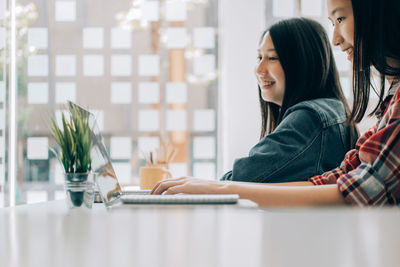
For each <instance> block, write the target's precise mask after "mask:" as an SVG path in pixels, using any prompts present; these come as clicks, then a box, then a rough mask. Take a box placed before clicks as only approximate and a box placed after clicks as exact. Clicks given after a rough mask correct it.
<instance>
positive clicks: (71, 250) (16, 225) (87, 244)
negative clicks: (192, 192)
mask: <svg viewBox="0 0 400 267" xmlns="http://www.w3.org/2000/svg"><path fill="white" fill-rule="evenodd" d="M399 248H400V210H399V209H398V208H385V209H351V208H342V209H295V210H293V209H286V210H282V209H264V210H261V209H255V208H240V207H235V206H229V205H227V206H135V207H130V208H122V209H115V210H112V211H111V212H108V211H106V210H105V209H104V208H103V206H101V205H97V206H96V207H94V209H93V210H91V211H89V212H79V211H68V210H67V209H66V205H65V203H64V202H63V201H54V202H47V203H42V204H35V205H29V206H20V207H17V208H7V209H0V265H1V266H21V267H22V266H23V267H29V266H41V267H46V266H49V267H50V266H51V267H53V266H57V267H59V266H68V267H70V266H93V267H99V266H100V267H101V266H107V267H110V266H118V267H123V266H174V267H176V266H207V267H208V266H229V267H231V266H319V267H320V266H324V267H328V266H334V267H340V266H363V267H368V266H384V267H391V266H393V267H394V266H396V267H397V266H399V264H400V253H399ZM4 263H5V265H3V264H4Z"/></svg>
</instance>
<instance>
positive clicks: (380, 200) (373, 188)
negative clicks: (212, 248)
mask: <svg viewBox="0 0 400 267" xmlns="http://www.w3.org/2000/svg"><path fill="white" fill-rule="evenodd" d="M327 3H328V15H329V19H330V21H331V22H332V25H333V27H334V32H333V38H332V40H333V44H334V45H335V46H340V48H341V50H342V51H343V52H346V53H347V55H348V59H349V60H350V61H352V62H353V93H354V102H353V111H352V113H351V114H350V117H349V121H354V122H358V121H360V120H361V119H362V118H363V116H364V114H365V112H366V107H367V104H368V99H369V95H370V94H369V93H370V88H371V86H372V85H371V82H370V79H371V77H370V75H371V67H372V66H373V67H374V68H375V69H376V70H377V71H378V73H379V75H380V77H381V85H380V92H377V93H378V96H379V103H378V105H377V107H376V109H375V110H376V113H375V114H376V116H377V117H378V122H377V123H376V125H375V126H373V127H372V128H370V129H369V130H368V131H367V132H365V133H364V134H363V135H362V136H361V137H360V138H359V139H358V140H357V144H356V148H355V149H353V150H351V151H349V152H348V153H347V154H346V156H345V158H344V160H343V161H342V163H341V164H340V166H339V167H337V168H335V169H333V170H331V171H328V172H326V173H324V174H322V175H318V176H314V177H312V178H310V180H309V181H307V182H292V183H279V184H254V183H243V182H217V181H205V180H201V179H193V178H186V177H182V178H179V179H174V180H169V181H165V182H161V183H159V184H158V185H157V186H156V187H155V188H154V189H153V192H152V193H155V194H160V193H163V192H165V193H166V194H177V193H193V194H194V193H208V194H210V193H219V194H223V193H236V194H239V196H240V197H241V198H245V199H251V200H253V201H255V202H257V203H258V204H259V205H260V206H316V205H340V204H345V203H347V204H353V205H359V206H366V205H374V206H383V205H399V204H400V157H399V155H400V45H399V44H400V33H399V31H398V29H399V27H400V16H399V14H400V1H398V0H385V1H377V0H327ZM385 80H386V81H388V82H389V83H390V84H391V86H390V88H389V89H388V88H385Z"/></svg>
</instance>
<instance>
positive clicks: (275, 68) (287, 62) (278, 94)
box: [221, 18, 358, 183]
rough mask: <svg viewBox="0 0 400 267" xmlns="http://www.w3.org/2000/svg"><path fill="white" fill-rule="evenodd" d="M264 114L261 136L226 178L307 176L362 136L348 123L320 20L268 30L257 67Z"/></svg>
mask: <svg viewBox="0 0 400 267" xmlns="http://www.w3.org/2000/svg"><path fill="white" fill-rule="evenodd" d="M255 75H256V78H257V81H258V88H259V90H258V92H259V100H260V106H261V114H262V129H261V136H260V141H259V143H258V144H256V145H255V146H254V147H253V148H252V149H251V150H250V153H249V155H248V156H247V157H244V158H239V159H236V160H235V163H234V165H233V169H232V171H229V172H228V173H226V174H225V175H224V176H223V177H222V179H221V180H232V181H244V182H258V183H277V182H293V181H305V180H307V179H308V178H309V177H310V176H314V175H317V174H321V173H324V172H326V171H328V170H330V169H332V168H334V167H335V166H337V165H338V164H339V163H340V162H341V160H342V159H343V156H344V155H345V153H346V152H347V151H349V150H350V149H351V148H352V146H353V145H354V143H355V140H356V139H357V137H358V135H357V130H356V128H355V127H354V126H353V124H350V125H347V124H346V120H347V115H348V114H349V108H348V105H347V102H346V100H345V98H344V96H343V93H342V91H341V87H340V83H339V75H338V72H337V70H336V66H335V61H334V57H333V53H332V49H331V47H330V45H329V39H328V37H327V34H326V33H325V30H324V29H323V27H322V26H321V25H320V24H318V23H317V22H315V21H312V20H309V19H304V18H295V19H288V20H283V21H280V22H278V23H276V24H274V25H273V26H272V27H270V29H268V30H267V31H265V32H264V33H263V35H262V37H261V42H260V46H259V49H258V61H257V65H256V69H255Z"/></svg>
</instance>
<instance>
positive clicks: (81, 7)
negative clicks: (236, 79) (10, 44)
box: [0, 0, 218, 205]
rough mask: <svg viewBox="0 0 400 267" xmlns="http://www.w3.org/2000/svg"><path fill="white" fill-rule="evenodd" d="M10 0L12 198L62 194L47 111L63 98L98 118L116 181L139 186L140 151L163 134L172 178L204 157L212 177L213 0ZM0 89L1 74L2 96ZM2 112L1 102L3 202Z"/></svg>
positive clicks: (0, 33) (55, 110)
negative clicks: (14, 127)
mask: <svg viewBox="0 0 400 267" xmlns="http://www.w3.org/2000/svg"><path fill="white" fill-rule="evenodd" d="M1 2H2V3H3V4H4V2H5V1H1ZM17 6H18V7H19V8H18V9H17V10H18V12H19V13H17V14H16V19H17V22H18V24H17V30H18V31H19V32H20V35H19V37H18V39H17V47H18V51H17V57H18V62H19V63H20V64H19V65H18V69H17V75H18V96H17V99H18V100H17V103H18V104H17V114H18V136H17V140H18V141H17V151H18V157H17V166H18V175H17V191H16V201H17V203H34V202H40V201H46V200H53V199H59V198H62V194H60V191H62V190H63V174H62V167H61V164H60V163H59V162H58V160H57V159H56V158H55V156H54V155H53V154H52V153H51V152H50V151H49V147H52V148H54V147H56V144H55V141H54V139H53V138H52V137H51V135H50V132H49V130H48V129H47V126H46V123H45V121H46V120H47V119H48V114H53V115H54V116H55V117H56V118H58V120H59V118H60V117H61V112H62V111H63V110H64V109H65V104H66V102H67V100H72V101H76V102H77V103H79V104H81V105H83V106H85V107H88V108H89V109H90V110H91V111H93V112H94V113H95V115H96V116H97V121H98V124H99V125H100V128H101V130H102V133H103V136H104V138H105V143H106V146H107V148H108V150H109V152H110V156H111V159H112V162H113V164H114V167H115V171H116V173H117V175H118V177H119V178H120V182H121V183H122V184H138V170H139V167H140V166H141V165H144V164H145V161H144V159H143V158H142V155H141V153H140V152H141V150H142V151H147V150H151V149H154V148H156V147H158V146H159V145H160V142H161V141H162V140H169V141H170V142H171V143H172V144H173V145H174V146H175V147H177V148H178V153H177V155H176V157H175V159H174V161H173V162H172V164H171V165H170V169H171V172H172V174H173V175H174V176H181V175H192V174H193V173H198V169H199V167H200V166H202V165H205V166H206V167H207V168H206V169H204V170H205V172H206V173H207V175H208V177H210V178H215V176H216V167H217V166H216V162H217V160H216V159H217V155H216V154H217V152H216V137H217V131H218V127H217V116H216V110H217V103H218V99H217V96H218V92H217V90H218V86H217V85H218V77H217V65H218V62H217V55H218V51H217V47H218V46H217V43H218V36H217V32H218V23H217V16H215V14H218V2H217V0H192V1H189V0H185V1H183V0H149V1H139V0H131V1H126V0H113V1H107V0H99V1H86V0H51V1H47V0H21V1H18V2H17ZM4 10H5V9H3V11H4ZM0 11H1V9H0ZM1 14H2V15H3V16H4V12H3V13H1ZM0 19H1V18H0ZM3 25H4V23H3ZM4 32H5V30H4V28H0V37H2V38H1V39H0V44H1V43H2V44H3V46H2V47H4V42H5V40H4ZM3 61H4V60H3ZM3 73H4V71H2V74H3ZM4 93H5V91H4V76H2V80H1V81H0V100H2V101H4V99H5V98H4ZM1 104H2V105H1ZM0 108H4V102H0ZM4 116H5V112H4V109H3V110H2V112H0V126H1V127H3V128H0V144H3V145H2V146H1V148H2V149H3V152H2V154H1V155H0V159H1V161H0V172H1V175H3V176H0V194H2V195H0V199H1V201H3V202H4V200H5V201H8V198H7V197H6V196H5V195H4V192H5V189H4V186H5V185H6V180H5V176H4V164H3V163H4V161H3V155H4V154H5V153H4V148H5V145H4ZM1 122H3V123H1ZM195 140H198V145H192V144H194V143H196V142H195ZM206 148H207V149H208V150H209V151H206V152H205V151H204V150H205V149H206ZM1 170H3V171H1ZM0 204H2V203H0ZM4 204H5V205H7V203H3V204H2V205H4Z"/></svg>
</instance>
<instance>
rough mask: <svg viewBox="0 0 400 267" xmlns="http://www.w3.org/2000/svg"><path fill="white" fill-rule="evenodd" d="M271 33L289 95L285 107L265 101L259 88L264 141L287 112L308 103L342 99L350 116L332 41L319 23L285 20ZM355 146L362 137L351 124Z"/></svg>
mask: <svg viewBox="0 0 400 267" xmlns="http://www.w3.org/2000/svg"><path fill="white" fill-rule="evenodd" d="M267 32H269V34H270V36H271V39H272V42H273V43H274V46H275V50H276V52H277V54H278V57H279V61H280V63H281V65H282V68H283V71H284V73H285V93H284V96H283V101H282V106H281V107H279V106H278V105H276V104H274V103H271V102H266V101H264V100H263V99H262V96H261V90H260V88H259V90H258V91H259V99H260V106H261V116H262V128H261V135H260V139H262V138H263V137H264V136H265V135H266V134H269V133H271V132H272V131H273V130H274V129H275V128H276V127H277V126H278V125H279V123H280V122H281V120H282V116H283V114H284V113H285V111H286V110H287V109H288V108H290V107H291V106H293V105H295V104H297V103H300V102H302V101H305V100H312V99H317V98H335V99H338V100H340V101H341V102H342V103H343V105H344V108H345V111H346V115H347V116H348V115H349V114H350V109H349V105H348V103H347V101H346V98H345V97H344V95H343V92H342V88H341V86H340V80H339V74H338V71H337V69H336V64H335V59H334V56H333V52H332V48H331V45H330V42H329V38H328V36H327V34H326V32H325V30H324V28H323V27H322V26H321V24H319V23H318V22H316V21H314V20H310V19H306V18H292V19H287V20H282V21H279V22H277V23H276V24H274V25H272V26H271V27H270V28H269V29H268V30H266V31H265V32H264V33H263V34H262V36H261V40H263V38H264V36H265V35H266V33H267ZM351 128H352V131H351V138H350V139H351V140H350V142H351V146H353V144H354V143H355V141H356V140H357V138H358V130H357V128H356V126H355V125H354V124H353V125H351Z"/></svg>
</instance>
